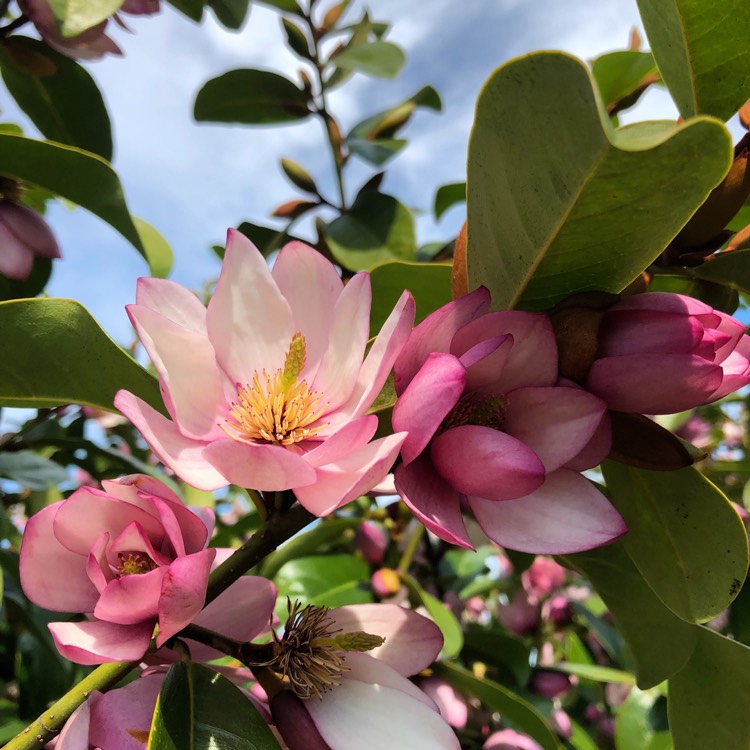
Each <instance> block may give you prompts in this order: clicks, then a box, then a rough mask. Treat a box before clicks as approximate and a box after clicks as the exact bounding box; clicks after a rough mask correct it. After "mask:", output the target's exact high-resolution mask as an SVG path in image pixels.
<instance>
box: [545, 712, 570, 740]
mask: <svg viewBox="0 0 750 750" xmlns="http://www.w3.org/2000/svg"><path fill="white" fill-rule="evenodd" d="M549 723H550V724H551V725H552V728H553V729H554V730H555V731H556V732H557V733H558V734H559V735H560V736H561V737H564V738H565V739H569V738H570V737H572V736H573V725H572V724H571V723H570V716H568V714H567V713H565V711H563V710H562V709H561V708H553V709H552V713H550V716H549Z"/></svg>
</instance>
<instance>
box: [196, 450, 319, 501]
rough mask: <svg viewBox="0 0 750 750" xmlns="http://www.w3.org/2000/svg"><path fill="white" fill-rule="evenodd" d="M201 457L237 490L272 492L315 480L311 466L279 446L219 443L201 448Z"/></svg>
mask: <svg viewBox="0 0 750 750" xmlns="http://www.w3.org/2000/svg"><path fill="white" fill-rule="evenodd" d="M203 457H204V458H205V459H206V461H208V462H210V464H211V465H212V466H213V467H214V468H215V469H216V471H218V472H220V473H221V475H222V476H225V477H226V478H227V479H228V480H229V482H231V483H232V484H236V485H239V486H240V487H252V488H253V489H256V490H268V491H276V490H288V489H289V488H291V487H299V486H303V485H306V484H312V483H313V482H314V481H315V470H314V469H313V468H312V466H310V465H309V464H308V463H307V462H306V461H305V459H304V458H302V457H301V456H299V455H297V454H296V453H294V452H293V451H290V450H287V449H286V448H284V447H283V446H281V445H270V444H265V443H241V442H238V441H235V440H223V441H221V442H216V443H211V444H210V445H208V446H207V447H206V448H204V450H203Z"/></svg>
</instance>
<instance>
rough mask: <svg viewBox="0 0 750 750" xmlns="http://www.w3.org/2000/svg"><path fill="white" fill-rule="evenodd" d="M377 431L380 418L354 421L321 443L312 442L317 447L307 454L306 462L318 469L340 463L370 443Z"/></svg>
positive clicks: (363, 418)
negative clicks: (342, 459) (341, 459)
mask: <svg viewBox="0 0 750 750" xmlns="http://www.w3.org/2000/svg"><path fill="white" fill-rule="evenodd" d="M377 429H378V418H377V417H376V416H375V415H374V414H370V415H368V416H366V417H360V418H359V419H354V420H352V421H351V422H348V423H347V424H345V425H344V426H343V427H342V428H341V429H340V430H339V431H338V432H336V433H334V434H333V435H331V436H330V437H328V438H326V439H325V440H323V441H322V442H321V443H319V444H317V445H315V443H314V442H313V441H310V445H311V446H315V447H313V448H312V449H311V450H309V451H308V452H307V453H305V461H307V463H309V464H310V466H314V467H315V468H316V469H317V468H319V467H321V466H325V465H326V464H330V463H331V462H333V461H338V460H339V459H340V458H343V457H344V456H347V455H348V454H349V453H352V452H353V451H355V450H357V449H358V448H361V447H362V446H363V445H365V444H366V443H368V442H370V440H372V438H373V436H374V435H375V432H376V431H377Z"/></svg>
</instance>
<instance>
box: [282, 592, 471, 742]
mask: <svg viewBox="0 0 750 750" xmlns="http://www.w3.org/2000/svg"><path fill="white" fill-rule="evenodd" d="M287 634H289V635H287ZM325 634H328V635H325ZM331 636H334V637H335V639H346V638H347V636H348V637H349V638H351V639H352V641H353V642H354V641H355V640H356V639H357V638H359V639H360V640H361V639H365V638H366V637H369V638H372V637H373V636H377V637H379V638H380V639H382V638H384V639H385V640H384V641H382V642H381V645H379V646H376V647H374V648H369V650H367V651H366V652H364V649H362V650H346V651H344V650H337V647H336V645H332V646H329V647H325V648H320V647H319V648H317V649H316V648H313V652H312V653H310V649H305V648H301V649H300V651H299V652H298V654H299V657H298V659H297V661H295V660H294V659H293V658H290V659H289V664H290V673H291V675H292V679H290V683H291V685H292V687H293V688H294V689H289V688H284V689H281V690H279V691H278V692H276V693H275V694H273V693H271V699H270V706H271V713H272V715H273V719H274V722H275V724H276V729H277V730H278V731H279V733H280V734H281V736H282V738H283V740H284V742H285V743H286V745H287V747H288V748H289V750H351V748H354V747H373V748H375V747H377V748H381V747H382V748H386V747H393V748H397V747H398V748H407V747H408V748H409V749H410V750H443V749H445V750H458V748H459V742H458V738H457V737H456V735H455V734H454V733H453V731H452V730H451V728H450V726H449V725H448V724H447V723H446V722H445V721H444V720H443V718H442V717H441V716H440V713H439V712H438V710H437V707H436V706H435V704H434V703H433V701H432V700H431V699H430V698H429V697H428V696H427V695H425V693H423V692H422V691H421V690H420V689H419V688H418V687H417V686H416V685H414V683H413V682H411V681H410V680H409V679H408V677H409V676H410V675H413V674H416V673H418V672H420V671H421V670H422V669H424V668H425V667H427V666H429V665H430V664H431V663H432V662H433V661H434V660H435V658H436V657H437V655H438V653H439V651H440V648H441V647H442V643H443V638H442V635H441V634H440V630H439V629H438V627H437V626H436V625H435V624H434V623H433V622H432V621H431V620H428V619H427V618H425V617H422V616H421V615H419V614H417V613H416V612H412V611H410V610H407V609H403V608H401V607H398V606H396V605H392V604H355V605H349V606H346V607H339V608H338V609H333V610H330V611H328V612H327V613H325V612H324V613H323V615H322V616H321V613H320V612H316V613H314V614H311V621H310V622H307V623H305V622H300V621H298V622H295V623H293V624H292V626H291V627H290V623H289V622H287V631H286V634H285V638H288V639H289V642H292V643H296V644H299V645H300V646H304V645H305V644H306V643H312V642H313V641H314V639H315V638H330V637H331ZM282 643H283V641H282ZM342 645H343V644H342ZM306 658H307V659H311V658H314V659H315V664H316V665H317V669H316V672H317V673H318V674H320V673H321V671H327V672H328V674H329V677H330V680H329V684H328V686H327V687H326V686H325V685H323V686H322V687H323V689H324V690H325V692H321V693H320V695H317V694H315V693H313V694H312V695H311V696H310V697H309V698H304V697H300V694H299V693H300V692H302V693H303V694H304V692H306V691H305V690H304V689H303V690H302V691H300V690H298V689H297V688H298V687H299V685H298V681H297V680H295V679H294V678H293V675H294V674H295V672H294V667H295V666H296V667H297V668H299V669H300V670H303V672H302V673H303V674H304V673H305V672H304V669H305V659H306ZM308 674H309V672H308ZM304 687H305V686H304V685H303V688H304Z"/></svg>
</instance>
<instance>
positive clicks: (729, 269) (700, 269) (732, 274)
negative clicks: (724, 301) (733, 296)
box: [690, 249, 750, 294]
mask: <svg viewBox="0 0 750 750" xmlns="http://www.w3.org/2000/svg"><path fill="white" fill-rule="evenodd" d="M690 273H691V276H697V277H698V278H699V279H704V280H706V281H714V282H716V283H717V284H722V285H723V286H728V287H730V288H731V289H736V290H737V291H738V292H744V293H745V294H750V249H745V250H735V251H734V252H731V253H720V254H718V255H714V256H711V257H710V258H709V259H708V260H707V261H706V262H705V263H702V264H701V265H700V266H697V267H696V268H691V269H690Z"/></svg>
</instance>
